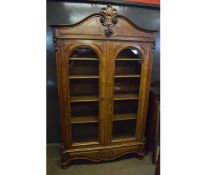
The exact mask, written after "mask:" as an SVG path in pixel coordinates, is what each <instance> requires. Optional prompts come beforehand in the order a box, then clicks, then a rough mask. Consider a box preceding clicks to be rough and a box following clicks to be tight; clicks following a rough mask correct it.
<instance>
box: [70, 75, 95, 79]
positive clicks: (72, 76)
mask: <svg viewBox="0 0 210 175" xmlns="http://www.w3.org/2000/svg"><path fill="white" fill-rule="evenodd" d="M84 78H99V76H98V75H69V79H84Z"/></svg>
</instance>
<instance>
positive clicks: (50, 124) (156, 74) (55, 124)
mask: <svg viewBox="0 0 210 175" xmlns="http://www.w3.org/2000/svg"><path fill="white" fill-rule="evenodd" d="M104 6H105V5H103V4H90V3H67V2H47V142H48V143H55V142H61V137H60V120H59V106H58V94H57V83H56V64H55V51H54V48H53V46H52V30H51V28H50V27H48V26H49V25H52V24H74V23H76V22H78V21H80V20H82V19H83V18H85V17H86V16H88V15H90V14H92V13H98V12H99V11H100V9H101V8H102V7H104ZM113 7H114V8H116V9H117V10H118V11H119V14H121V15H124V16H126V17H128V18H129V19H131V20H132V21H133V22H134V23H136V24H137V25H139V26H140V27H143V28H145V29H150V30H157V31H159V30H160V11H159V10H158V9H154V8H146V7H134V6H119V5H117V6H116V5H113ZM158 80H160V33H159V32H158V35H157V39H156V49H155V52H154V61H153V72H152V82H154V81H158Z"/></svg>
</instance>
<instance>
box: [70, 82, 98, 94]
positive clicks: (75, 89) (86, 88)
mask: <svg viewBox="0 0 210 175" xmlns="http://www.w3.org/2000/svg"><path fill="white" fill-rule="evenodd" d="M98 81H99V80H98V79H72V80H70V96H98V94H99V92H98V90H99V82H98Z"/></svg>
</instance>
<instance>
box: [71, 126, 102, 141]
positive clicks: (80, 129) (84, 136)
mask: <svg viewBox="0 0 210 175" xmlns="http://www.w3.org/2000/svg"><path fill="white" fill-rule="evenodd" d="M98 129H99V127H98V123H87V124H84V123H83V124H73V125H72V142H73V143H79V142H91V141H97V140H98Z"/></svg>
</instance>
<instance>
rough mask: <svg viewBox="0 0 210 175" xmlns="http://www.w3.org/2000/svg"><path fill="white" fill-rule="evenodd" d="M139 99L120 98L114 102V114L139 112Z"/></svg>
mask: <svg viewBox="0 0 210 175" xmlns="http://www.w3.org/2000/svg"><path fill="white" fill-rule="evenodd" d="M137 110H138V100H122V101H121V100H119V101H115V102H114V115H116V114H134V113H135V114H137Z"/></svg>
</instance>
